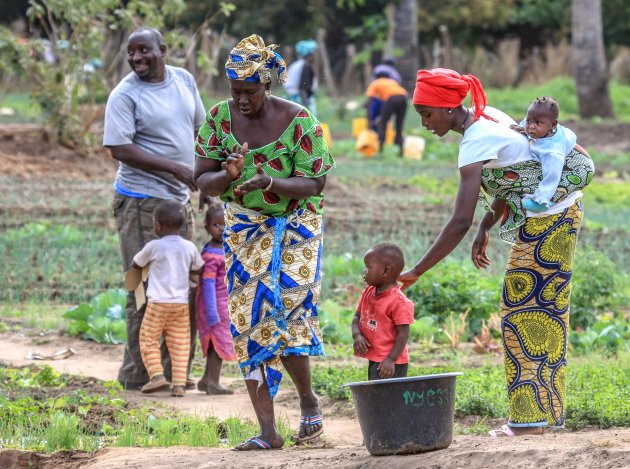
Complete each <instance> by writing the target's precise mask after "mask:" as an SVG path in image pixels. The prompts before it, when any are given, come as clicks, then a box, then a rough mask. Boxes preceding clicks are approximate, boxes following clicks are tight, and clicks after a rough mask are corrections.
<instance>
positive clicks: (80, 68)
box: [0, 0, 230, 144]
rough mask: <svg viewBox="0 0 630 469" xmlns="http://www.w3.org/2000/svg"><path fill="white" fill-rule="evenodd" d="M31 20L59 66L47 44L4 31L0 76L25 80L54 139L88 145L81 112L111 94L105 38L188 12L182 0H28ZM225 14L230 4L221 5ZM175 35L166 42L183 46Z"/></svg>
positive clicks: (0, 34)
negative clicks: (103, 60) (103, 64)
mask: <svg viewBox="0 0 630 469" xmlns="http://www.w3.org/2000/svg"><path fill="white" fill-rule="evenodd" d="M29 5H30V6H29V9H28V11H27V15H28V18H29V21H30V22H31V24H32V25H33V27H34V28H37V29H39V30H41V31H42V33H43V36H44V37H46V38H48V39H47V41H48V43H49V47H50V48H51V52H52V53H53V54H54V57H55V62H54V63H50V62H49V61H47V60H44V48H45V47H47V45H46V44H48V43H46V42H44V41H43V40H30V41H26V40H19V39H18V38H16V37H14V35H13V34H12V33H11V31H9V29H8V28H6V27H1V26H0V75H8V74H11V75H15V76H17V77H19V78H21V79H27V80H28V81H29V83H30V85H31V89H32V90H33V91H32V95H33V97H34V98H35V99H36V101H37V102H38V103H39V104H40V106H41V108H42V109H44V110H45V111H46V112H47V113H48V115H49V123H50V127H51V129H52V130H53V135H52V136H53V138H55V139H56V140H58V141H60V142H62V143H66V144H86V143H90V142H89V141H88V139H89V136H90V135H91V134H90V132H89V126H90V124H91V122H89V120H88V121H87V122H86V119H85V116H84V115H82V114H81V113H80V112H79V111H80V106H81V105H82V104H93V103H94V102H96V101H97V100H102V99H104V97H105V96H107V93H108V92H109V87H108V84H107V83H106V78H105V74H104V73H99V72H98V70H95V68H96V67H95V65H99V61H100V57H101V53H102V49H103V44H104V43H105V39H106V35H107V33H108V32H109V31H112V30H118V29H123V30H130V29H133V28H135V27H138V26H141V25H142V26H144V25H146V26H152V27H156V28H158V29H160V28H162V27H163V26H164V25H165V22H167V21H172V22H174V21H176V19H177V17H178V16H179V15H181V14H182V12H184V11H185V9H186V3H185V2H184V1H183V0H164V1H161V0H129V1H128V2H124V3H121V2H119V1H117V0H90V1H85V0H30V2H29ZM217 10H218V11H220V12H223V13H225V14H227V13H228V12H229V11H230V4H228V3H227V2H217ZM178 35H179V33H178V31H176V30H173V31H170V32H169V33H167V34H166V35H165V36H166V37H165V39H166V41H167V42H168V43H171V44H173V43H174V44H178V43H179V44H180V45H185V42H186V40H182V39H181V37H180V36H178Z"/></svg>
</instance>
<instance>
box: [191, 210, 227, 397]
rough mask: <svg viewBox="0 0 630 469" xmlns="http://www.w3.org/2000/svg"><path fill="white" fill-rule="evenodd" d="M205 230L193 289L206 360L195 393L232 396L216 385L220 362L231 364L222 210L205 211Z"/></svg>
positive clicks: (202, 348) (200, 337)
mask: <svg viewBox="0 0 630 469" xmlns="http://www.w3.org/2000/svg"><path fill="white" fill-rule="evenodd" d="M205 228H206V231H207V232H208V234H209V235H210V241H208V242H207V243H206V245H205V246H204V247H203V250H202V251H201V257H202V258H203V261H204V264H205V265H204V267H203V272H202V273H201V278H200V279H199V287H198V288H197V299H196V307H197V329H198V330H199V339H200V340H201V350H202V352H203V355H204V357H206V369H205V371H204V373H203V376H202V377H201V379H200V380H199V382H198V383H197V389H198V390H199V391H205V392H206V394H232V393H233V391H232V390H231V389H228V388H226V387H223V386H221V385H220V384H219V377H220V376H221V365H222V363H223V360H235V359H236V354H235V353H234V344H233V343H232V333H231V332H230V315H229V313H228V295H227V288H226V286H225V257H224V253H223V229H224V228H225V221H224V215H223V206H222V205H221V204H215V205H211V206H210V207H208V210H207V212H206V220H205Z"/></svg>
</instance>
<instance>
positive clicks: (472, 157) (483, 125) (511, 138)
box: [458, 107, 582, 217]
mask: <svg viewBox="0 0 630 469" xmlns="http://www.w3.org/2000/svg"><path fill="white" fill-rule="evenodd" d="M484 113H485V114H487V115H489V116H490V117H494V118H495V119H496V120H497V121H498V122H494V121H492V120H489V119H486V118H485V117H481V118H480V119H479V120H478V121H477V122H475V123H474V124H473V125H471V126H470V127H469V128H468V129H466V131H465V132H464V138H463V139H462V141H461V142H460V144H459V158H458V165H459V167H460V168H461V167H463V166H468V165H469V164H472V163H478V162H480V161H483V162H484V165H483V166H484V168H505V167H506V166H511V165H513V164H516V163H521V162H523V161H529V160H533V159H535V158H534V157H533V156H532V154H531V153H530V148H529V144H528V142H527V137H525V136H524V135H521V134H520V133H518V132H517V131H515V130H512V129H510V125H513V124H514V125H515V124H516V121H515V120H514V119H512V118H511V117H510V116H508V115H507V114H506V113H504V112H502V111H499V110H498V109H496V108H493V107H486V108H485V109H484ZM581 196H582V192H580V191H577V192H574V193H573V194H570V195H568V196H567V197H566V199H564V200H563V201H562V202H559V203H557V204H556V205H554V206H553V207H551V208H550V209H548V210H545V211H544V212H529V211H527V212H526V216H527V217H541V216H546V215H553V214H555V213H560V212H562V211H563V210H564V209H565V208H567V207H570V206H571V205H573V203H574V202H575V201H576V200H577V199H578V198H579V197H581Z"/></svg>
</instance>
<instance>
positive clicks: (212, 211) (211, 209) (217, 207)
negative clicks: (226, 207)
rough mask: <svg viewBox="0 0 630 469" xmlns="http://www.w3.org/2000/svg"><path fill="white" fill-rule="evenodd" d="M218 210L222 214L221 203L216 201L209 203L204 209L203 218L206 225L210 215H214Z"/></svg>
mask: <svg viewBox="0 0 630 469" xmlns="http://www.w3.org/2000/svg"><path fill="white" fill-rule="evenodd" d="M219 212H221V214H222V215H223V204H222V203H219V202H216V203H213V204H210V206H209V207H208V210H206V218H205V223H206V225H207V224H208V223H210V220H212V217H213V216H215V215H216V214H217V213H219Z"/></svg>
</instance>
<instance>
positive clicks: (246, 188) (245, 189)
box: [234, 164, 271, 197]
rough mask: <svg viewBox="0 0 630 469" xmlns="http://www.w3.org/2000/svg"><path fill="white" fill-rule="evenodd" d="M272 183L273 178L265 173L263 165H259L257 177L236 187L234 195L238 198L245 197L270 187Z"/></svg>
mask: <svg viewBox="0 0 630 469" xmlns="http://www.w3.org/2000/svg"><path fill="white" fill-rule="evenodd" d="M270 182H271V176H269V175H268V174H267V173H265V172H264V171H263V169H262V165H261V164H257V165H256V175H255V176H254V177H253V178H251V179H248V180H247V181H245V182H244V183H243V184H240V185H239V186H238V187H236V188H235V189H234V195H235V196H237V197H243V196H244V195H246V194H249V193H250V192H252V191H255V190H258V189H264V188H266V187H267V186H269V183H270Z"/></svg>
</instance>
